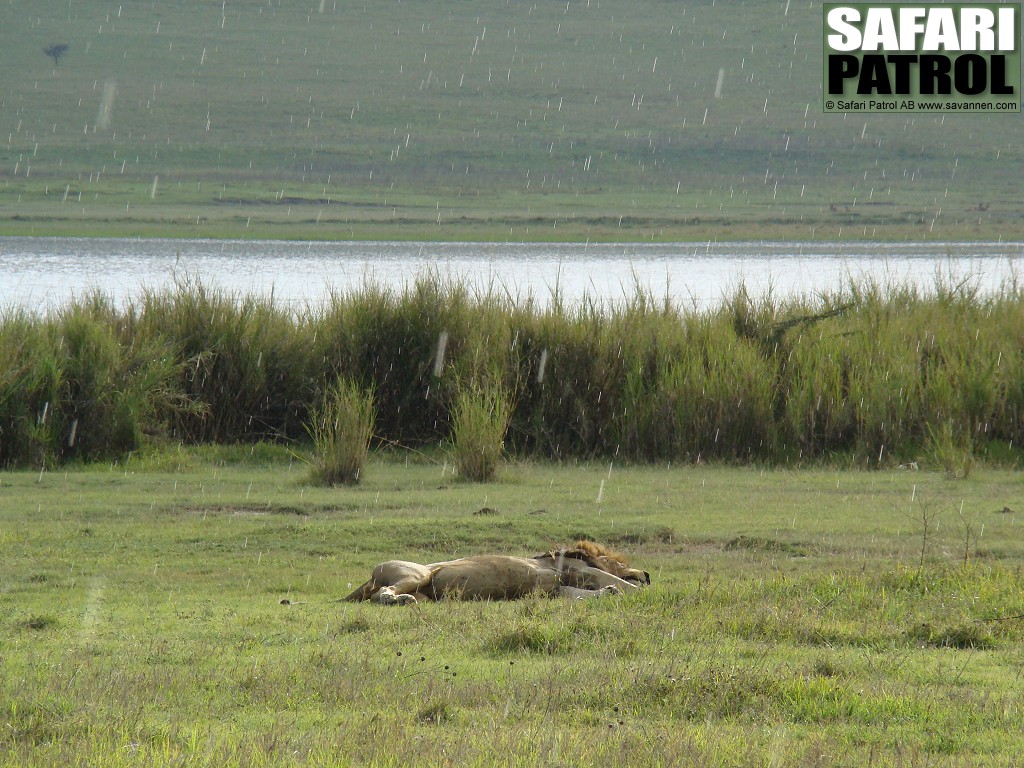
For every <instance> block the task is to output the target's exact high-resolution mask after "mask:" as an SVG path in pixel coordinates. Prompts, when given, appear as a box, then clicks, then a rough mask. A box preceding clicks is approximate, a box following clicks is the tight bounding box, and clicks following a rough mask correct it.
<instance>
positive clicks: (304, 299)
mask: <svg viewBox="0 0 1024 768" xmlns="http://www.w3.org/2000/svg"><path fill="white" fill-rule="evenodd" d="M1022 268H1024V243H1018V242H1015V243H967V244H965V243H951V244H945V243H899V244H893V243H860V242H857V243H829V242H826V243H776V242H770V243H759V242H749V243H740V242H737V243H703V244H694V243H672V244H636V243H630V244H625V245H621V244H620V245H587V244H582V243H576V244H548V243H540V244H532V243H530V244H527V243H434V242H431V243H404V242H309V243H307V242H285V241H255V242H254V241H242V240H137V239H118V238H89V239H79V238H44V237H6V238H0V307H10V306H18V307H25V308H28V309H31V310H33V311H47V310H49V309H53V308H54V307H59V306H60V305H62V304H64V303H66V302H67V301H68V300H69V299H71V298H72V297H75V296H81V295H82V294H84V293H86V292H87V291H90V290H99V291H102V292H103V293H105V294H107V295H109V296H110V297H112V298H113V299H114V300H115V301H117V302H124V301H126V300H130V299H132V298H135V297H138V296H139V295H140V294H141V292H142V291H143V290H145V289H157V290H159V289H162V288H165V287H168V286H172V285H173V284H174V281H175V280H176V279H181V278H183V277H186V276H188V277H198V278H199V279H200V280H202V281H203V283H204V284H207V285H209V286H211V287H219V288H222V289H224V290H227V291H231V292H234V293H238V294H242V293H256V294H262V295H269V294H271V293H273V295H274V297H275V299H276V300H277V301H279V302H281V303H283V304H284V305H287V306H290V307H295V308H299V307H303V306H307V305H316V304H318V303H320V302H323V301H324V300H325V299H326V298H328V297H329V296H330V294H331V292H332V291H333V292H347V291H350V290H353V289H355V288H358V287H359V286H360V285H363V284H364V283H365V282H367V281H372V282H375V283H379V284H385V285H389V286H393V287H395V288H396V289H400V288H401V287H402V286H403V285H406V284H409V283H411V282H412V281H414V280H415V279H416V277H417V276H420V275H426V274H430V273H431V272H436V273H437V274H439V275H441V276H442V277H452V278H455V279H459V280H462V281H464V282H467V283H469V284H470V285H473V286H475V287H478V288H480V289H481V290H486V289H487V288H488V287H494V288H498V289H501V290H507V291H509V292H510V293H511V294H513V295H517V296H520V297H522V296H525V295H527V294H532V295H533V296H534V298H535V299H536V300H538V301H540V302H547V301H549V300H550V299H551V296H552V293H553V291H555V290H557V291H558V292H559V294H560V295H561V296H562V297H563V298H564V299H565V300H566V301H567V302H576V301H578V300H580V299H581V298H583V297H584V296H590V297H593V298H597V299H599V300H602V301H621V300H622V299H623V298H625V297H628V296H630V295H632V294H633V293H634V289H635V286H637V285H640V286H643V287H644V288H647V289H650V290H651V291H652V292H653V293H654V295H655V296H656V297H657V298H661V297H663V296H665V295H666V294H668V295H670V296H671V297H673V298H674V299H676V300H677V301H680V302H685V303H686V304H688V305H694V304H695V305H697V306H699V307H708V306H712V305H714V304H715V303H716V302H718V301H720V300H721V299H722V297H723V296H724V295H727V294H729V293H730V292H731V291H732V289H734V288H735V287H736V286H738V285H739V284H740V282H741V281H742V282H743V283H744V284H745V285H746V286H747V289H748V290H749V291H750V292H751V293H753V294H763V293H764V292H766V291H769V290H771V291H772V292H773V293H774V294H775V295H776V296H786V295H790V294H794V293H802V294H809V293H814V292H816V291H822V290H833V289H835V288H837V287H839V286H841V285H842V284H843V283H844V282H846V281H848V280H850V279H851V278H852V279H855V280H860V279H865V278H868V279H874V280H878V281H882V282H888V281H890V280H896V281H909V282H913V283H915V284H918V285H920V286H921V287H923V288H929V287H931V286H933V285H934V284H935V281H936V279H937V278H939V279H942V280H944V281H947V280H950V279H952V280H956V281H959V280H963V279H967V280H970V281H973V282H975V283H977V284H978V286H979V287H980V288H982V289H983V290H985V291H994V290H998V289H999V288H1000V286H1002V285H1004V284H1005V283H1006V281H1008V280H1011V279H1013V278H1014V276H1015V275H1020V274H1021V271H1022Z"/></svg>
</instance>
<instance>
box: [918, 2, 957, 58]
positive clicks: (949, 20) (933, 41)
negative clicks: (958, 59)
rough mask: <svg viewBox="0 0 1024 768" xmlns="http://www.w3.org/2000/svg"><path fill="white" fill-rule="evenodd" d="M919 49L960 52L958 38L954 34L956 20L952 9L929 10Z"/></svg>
mask: <svg viewBox="0 0 1024 768" xmlns="http://www.w3.org/2000/svg"><path fill="white" fill-rule="evenodd" d="M940 46H941V47H940ZM921 48H922V50H925V51H941V50H946V51H959V50H960V38H959V37H957V34H956V19H955V18H954V17H953V9H952V8H932V9H931V13H929V14H928V22H927V24H926V25H925V29H924V41H923V42H922V43H921Z"/></svg>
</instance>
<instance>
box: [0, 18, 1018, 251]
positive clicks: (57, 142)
mask: <svg viewBox="0 0 1024 768" xmlns="http://www.w3.org/2000/svg"><path fill="white" fill-rule="evenodd" d="M821 30H822V19H821V10H820V6H819V5H818V4H815V3H811V2H794V3H790V2H784V1H783V0H774V1H772V2H759V1H755V0H747V1H745V2H730V3H724V2H719V3H715V2H685V3H673V2H665V1H664V0H601V2H597V0H570V1H569V2H566V3H537V4H531V3H519V2H513V3H505V2H497V1H494V2H474V3H469V4H462V5H459V6H458V7H455V6H452V5H451V4H450V3H444V2H441V0H417V1H416V2H409V1H408V0H406V1H399V0H387V1H385V2H374V3H342V2H337V0H324V2H320V3H318V2H316V0H304V1H303V2H295V1H293V0H280V1H277V0H275V1H274V2H267V3H226V4H224V3H202V4H187V3H159V4H154V3H131V4H128V3H125V4H112V3H106V2H102V3H101V2H95V1H92V0H73V1H72V2H66V1H64V0H61V1H60V2H56V1H55V0H33V1H32V2H27V1H26V0H11V1H10V2H7V3H4V4H3V5H2V6H0V72H3V73H4V77H3V83H2V85H0V233H6V234H12V233H18V234H68V233H74V234H86V235H100V234H103V235H121V236H123V235H132V236H134V235H146V236H168V235H174V236H215V237H218V236H243V237H287V238H310V239H328V238H391V239H404V238H419V239H463V240H470V239H476V240H580V241H583V240H591V241H598V240H603V241H616V240H649V239H654V240H673V239H675V240H705V239H744V238H757V239H760V238H787V239H798V240H807V239H849V238H875V239H920V240H934V239H943V238H945V239H965V240H971V239H985V240H991V239H999V238H1018V239H1019V238H1021V237H1024V216H1022V215H1021V208H1020V198H1021V192H1022V185H1021V177H1020V173H1019V169H1020V167H1021V166H1022V162H1024V123H1022V121H1021V119H1020V116H1019V115H1017V114H1014V115H991V116H984V115H971V116H958V115H931V114H930V115H914V114H901V115H875V114H869V115H853V114H851V115H849V116H846V115H825V114H823V113H822V107H821V98H822V97H821V94H820V91H821V71H822V66H821V55H822V32H821ZM55 43H63V44H67V45H68V49H67V52H66V53H65V55H64V56H63V57H62V58H60V60H59V63H57V64H55V63H54V61H53V60H52V59H51V58H49V57H48V56H47V55H46V54H45V53H44V52H43V50H44V48H47V47H49V46H51V45H53V44H55Z"/></svg>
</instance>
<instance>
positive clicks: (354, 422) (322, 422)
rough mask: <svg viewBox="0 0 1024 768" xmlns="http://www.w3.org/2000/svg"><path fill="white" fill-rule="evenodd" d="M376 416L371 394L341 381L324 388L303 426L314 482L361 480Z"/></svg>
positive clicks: (332, 482)
mask: <svg viewBox="0 0 1024 768" xmlns="http://www.w3.org/2000/svg"><path fill="white" fill-rule="evenodd" d="M376 416H377V412H376V408H375V406H374V396H373V392H372V391H369V390H364V389H362V388H361V387H359V386H358V385H357V384H355V383H353V382H350V381H346V380H344V379H338V380H337V381H335V382H334V384H332V385H331V386H330V387H328V388H327V391H326V392H324V394H323V396H322V398H321V400H320V405H319V406H318V407H317V408H316V409H315V410H314V411H313V413H312V415H311V419H310V422H309V424H307V426H306V429H307V431H308V433H309V437H310V439H312V441H313V448H314V460H313V469H312V480H313V482H314V483H316V484H317V485H355V484H357V483H358V482H359V481H360V480H361V479H362V477H363V469H364V468H365V466H366V459H367V456H368V455H369V451H370V440H371V439H372V437H373V429H374V421H375V420H376Z"/></svg>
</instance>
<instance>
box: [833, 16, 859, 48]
mask: <svg viewBox="0 0 1024 768" xmlns="http://www.w3.org/2000/svg"><path fill="white" fill-rule="evenodd" d="M851 21H860V13H858V12H857V9H856V8H833V9H832V10H831V11H829V12H828V26H829V28H831V29H833V30H835V31H836V32H838V33H839V34H838V35H829V36H828V44H829V47H830V48H831V49H832V50H833V51H856V50H859V49H860V30H859V29H857V28H856V27H855V26H853V25H852V24H850V23H849V22H851Z"/></svg>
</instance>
